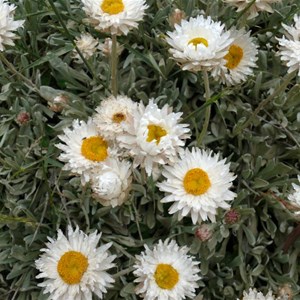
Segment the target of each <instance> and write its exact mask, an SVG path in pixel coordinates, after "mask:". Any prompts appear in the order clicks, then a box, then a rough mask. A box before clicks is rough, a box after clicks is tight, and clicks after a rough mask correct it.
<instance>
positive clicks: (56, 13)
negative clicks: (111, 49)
mask: <svg viewBox="0 0 300 300" xmlns="http://www.w3.org/2000/svg"><path fill="white" fill-rule="evenodd" d="M49 3H50V5H51V7H52V9H53V11H54V13H55V15H56V16H57V18H58V21H59V23H60V25H61V27H62V28H63V29H64V31H65V34H66V36H67V38H68V39H69V41H70V42H71V43H72V45H73V46H74V48H75V50H76V51H77V53H78V54H79V56H80V58H81V59H82V61H83V63H84V64H85V65H86V67H87V69H88V71H89V72H90V73H91V74H92V76H93V77H94V78H96V75H95V73H94V72H93V69H92V68H91V66H90V64H89V63H88V61H87V60H86V59H85V57H84V56H83V54H82V53H81V51H80V50H79V48H78V47H77V46H76V43H75V42H74V39H73V37H72V35H71V34H70V32H69V30H68V28H67V27H66V25H65V22H64V20H63V18H62V17H61V15H60V13H59V11H58V9H57V8H56V6H55V4H54V2H53V0H49Z"/></svg>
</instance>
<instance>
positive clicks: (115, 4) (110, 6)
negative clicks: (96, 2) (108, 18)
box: [101, 0, 124, 15]
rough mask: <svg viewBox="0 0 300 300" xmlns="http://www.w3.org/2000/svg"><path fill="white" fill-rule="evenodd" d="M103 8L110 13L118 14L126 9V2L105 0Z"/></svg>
mask: <svg viewBox="0 0 300 300" xmlns="http://www.w3.org/2000/svg"><path fill="white" fill-rule="evenodd" d="M101 9H102V11H103V12H105V13H107V14H109V15H116V14H119V13H121V12H122V11H124V4H123V1H122V0H104V1H103V2H102V4H101Z"/></svg>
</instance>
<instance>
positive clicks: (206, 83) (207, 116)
mask: <svg viewBox="0 0 300 300" xmlns="http://www.w3.org/2000/svg"><path fill="white" fill-rule="evenodd" d="M202 74H203V81H204V87H205V101H206V102H207V101H209V99H210V87H209V80H208V74H207V71H203V73H202ZM210 112H211V106H210V105H209V106H207V107H206V109H205V119H204V123H203V127H202V130H201V132H200V135H199V137H198V139H197V145H198V146H200V145H201V143H202V141H203V139H204V137H205V135H206V133H207V128H208V124H209V119H210Z"/></svg>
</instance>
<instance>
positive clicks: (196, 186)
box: [183, 168, 211, 196]
mask: <svg viewBox="0 0 300 300" xmlns="http://www.w3.org/2000/svg"><path fill="white" fill-rule="evenodd" d="M183 186H184V189H185V191H186V192H187V193H188V194H192V195H194V196H199V195H202V194H204V193H205V192H206V191H207V190H208V189H209V188H210V186H211V183H210V180H209V177H208V174H207V173H206V172H205V171H203V170H202V169H200V168H195V169H191V170H189V171H188V172H187V173H186V174H185V176H184V179H183Z"/></svg>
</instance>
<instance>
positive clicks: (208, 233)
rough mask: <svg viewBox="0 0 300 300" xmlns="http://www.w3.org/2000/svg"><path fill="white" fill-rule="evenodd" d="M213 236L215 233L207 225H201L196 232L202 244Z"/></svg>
mask: <svg viewBox="0 0 300 300" xmlns="http://www.w3.org/2000/svg"><path fill="white" fill-rule="evenodd" d="M212 234H213V231H212V230H211V228H210V226H209V225H207V224H201V225H200V226H199V227H198V228H197V230H196V232H195V236H196V237H197V238H198V239H199V240H200V241H202V242H206V241H208V240H209V239H210V238H211V237H212Z"/></svg>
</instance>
